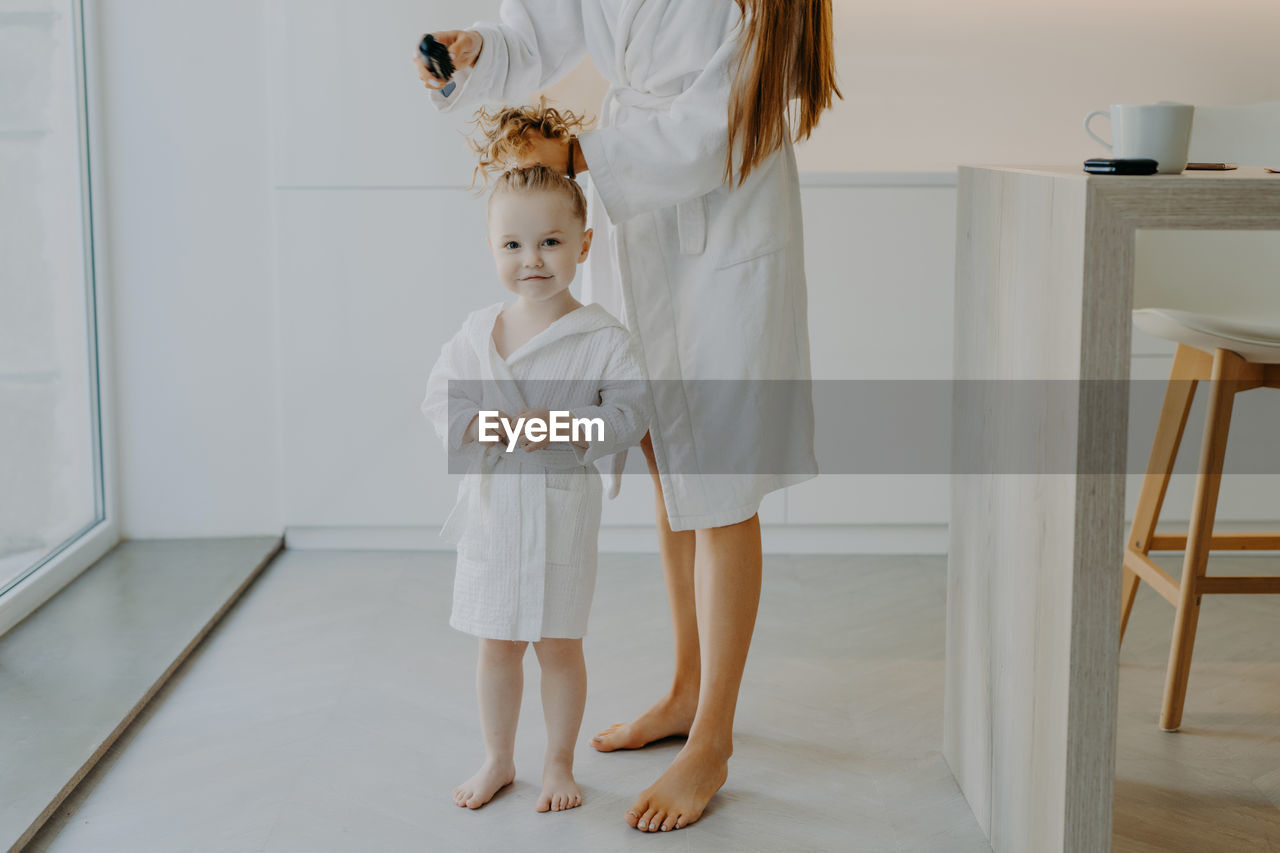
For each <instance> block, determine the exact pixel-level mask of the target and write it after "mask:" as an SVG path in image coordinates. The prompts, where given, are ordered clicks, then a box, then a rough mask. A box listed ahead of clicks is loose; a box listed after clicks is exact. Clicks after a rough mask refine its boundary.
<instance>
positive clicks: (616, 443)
mask: <svg viewBox="0 0 1280 853" xmlns="http://www.w3.org/2000/svg"><path fill="white" fill-rule="evenodd" d="M610 334H613V335H615V336H616V338H617V344H616V346H614V348H613V350H612V352H611V354H610V357H609V362H608V365H607V366H606V368H605V372H604V376H605V378H604V379H603V380H602V382H601V384H600V401H599V403H597V404H596V405H594V406H579V407H577V408H574V409H572V410H571V414H572V416H573V417H575V418H600V419H601V420H602V421H603V422H604V438H603V440H601V441H593V442H591V444H590V445H588V446H587V449H585V450H583V449H582V448H580V447H576V446H574V445H570V447H572V448H573V452H574V456H575V457H576V458H577V460H578V462H579V464H582V465H590V464H591V463H593V462H595V461H596V460H597V459H600V458H602V457H605V456H609V455H611V454H614V453H618V452H619V451H622V450H625V449H627V448H628V447H631V446H632V445H634V444H639V443H640V439H642V438H644V434H645V433H646V432H648V430H649V422H650V420H651V419H652V415H653V410H652V407H651V404H650V402H649V388H648V384H647V383H646V382H645V378H644V370H643V368H642V367H641V366H640V356H639V353H638V352H637V351H636V346H635V341H634V340H633V339H632V337H631V334H630V333H629V332H627V331H626V330H625V329H619V328H614V329H611V330H610Z"/></svg>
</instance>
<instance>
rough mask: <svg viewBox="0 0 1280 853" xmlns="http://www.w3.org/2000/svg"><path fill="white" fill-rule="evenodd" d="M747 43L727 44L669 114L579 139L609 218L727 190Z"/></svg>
mask: <svg viewBox="0 0 1280 853" xmlns="http://www.w3.org/2000/svg"><path fill="white" fill-rule="evenodd" d="M740 41H741V40H740V37H739V36H738V35H736V34H735V33H734V32H730V33H728V34H726V35H725V36H724V41H723V42H722V43H721V45H720V47H719V49H718V50H717V51H716V52H715V54H714V55H713V56H712V58H711V62H710V63H709V64H708V65H707V66H706V68H704V69H703V70H702V72H701V73H700V74H699V75H698V76H697V78H696V79H695V80H694V81H693V83H692V84H691V85H690V86H689V88H688V89H686V90H685V91H684V92H682V93H681V94H680V95H678V96H677V97H676V98H675V100H674V101H672V102H671V104H670V107H669V108H668V109H667V110H643V111H641V110H636V111H635V112H636V113H639V115H636V116H635V117H634V118H628V120H627V121H625V122H622V123H620V124H616V125H613V126H611V127H603V128H599V129H597V130H590V131H587V132H585V133H582V134H580V135H579V136H578V145H579V146H580V147H581V149H582V156H583V157H584V158H585V159H586V161H587V168H588V169H589V170H590V172H589V174H590V176H591V180H592V181H593V182H594V183H595V186H596V190H597V191H598V192H599V193H600V200H601V201H602V202H604V208H605V212H606V213H607V214H608V215H609V219H610V221H612V222H613V223H614V224H615V225H616V224H618V223H620V222H624V221H626V220H628V219H631V218H632V217H634V216H638V215H640V214H642V213H649V212H651V211H654V210H658V209H661V208H664V207H673V206H675V205H678V204H680V203H681V202H685V201H689V200H691V199H695V198H698V197H699V196H703V195H706V194H707V193H709V192H711V191H712V190H714V189H716V188H717V187H720V186H722V185H723V184H724V166H725V159H726V152H727V151H728V147H729V95H730V92H731V90H732V88H733V77H734V74H735V72H736V68H737V57H738V46H739V44H740Z"/></svg>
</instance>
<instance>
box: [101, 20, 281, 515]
mask: <svg viewBox="0 0 1280 853" xmlns="http://www.w3.org/2000/svg"><path fill="white" fill-rule="evenodd" d="M91 2H92V0H91ZM98 12H99V14H98V15H97V20H98V21H99V25H100V27H99V31H98V32H97V34H96V37H97V39H98V40H99V44H98V50H97V51H96V53H97V55H98V56H100V57H101V74H102V76H103V80H102V86H101V87H100V91H101V92H102V93H103V103H102V105H101V108H102V110H103V113H104V121H103V129H104V133H105V138H104V140H103V144H102V150H100V151H98V152H95V154H96V155H97V163H96V164H95V166H96V167H98V168H105V170H106V186H105V191H106V192H105V199H104V202H105V203H104V205H103V207H101V208H100V209H99V211H98V216H100V217H105V226H104V227H105V231H106V234H107V239H108V242H109V246H108V252H107V256H108V257H109V258H110V269H109V270H108V271H107V272H108V281H109V282H110V286H111V294H110V298H111V303H112V315H113V318H114V323H115V327H114V328H113V329H112V334H111V336H110V337H111V339H112V340H113V341H114V347H115V352H114V359H113V361H114V364H115V370H116V374H115V377H114V380H115V381H114V383H113V385H114V388H115V393H116V395H117V397H116V401H117V405H116V407H115V408H116V412H117V413H118V414H117V419H118V424H117V426H118V432H117V434H118V452H119V466H120V468H119V470H120V500H121V525H122V534H123V535H124V536H126V537H152V536H197V535H198V536H222V535H235V534H247V533H267V532H271V531H276V532H278V531H279V530H280V527H281V525H282V523H283V514H282V512H281V506H280V501H279V486H280V479H279V474H278V470H277V469H278V464H279V454H278V447H277V445H278V441H279V426H278V425H279V420H278V416H277V407H278V402H277V397H278V393H277V392H278V385H277V376H276V373H277V371H276V360H277V356H276V351H277V337H276V328H275V326H276V323H275V318H276V293H275V288H274V275H273V272H272V246H273V236H272V225H271V216H270V211H271V202H272V198H271V191H270V187H271V176H270V171H269V168H268V165H269V161H268V158H267V153H268V151H269V150H270V149H269V145H268V121H267V105H266V91H265V88H264V86H263V81H264V80H265V78H266V67H265V59H266V45H265V43H264V28H263V4H262V2H261V0H223V2H218V3H172V2H166V0H109V1H108V0H104V2H102V3H101V4H100V7H99V9H98ZM89 37H90V38H92V37H94V36H93V35H92V34H91V35H90V36H89Z"/></svg>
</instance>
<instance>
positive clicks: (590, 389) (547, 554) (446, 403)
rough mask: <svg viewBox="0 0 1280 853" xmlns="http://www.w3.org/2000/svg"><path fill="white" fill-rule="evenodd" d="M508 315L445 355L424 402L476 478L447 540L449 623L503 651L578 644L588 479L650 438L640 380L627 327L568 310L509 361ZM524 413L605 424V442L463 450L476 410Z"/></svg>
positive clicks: (588, 587) (471, 319)
mask: <svg viewBox="0 0 1280 853" xmlns="http://www.w3.org/2000/svg"><path fill="white" fill-rule="evenodd" d="M501 311H502V303H497V304H495V305H491V306H489V307H488V308H482V309H481V310H479V311H475V312H472V313H471V314H470V315H469V316H468V317H467V319H466V321H465V322H464V323H463V325H462V329H461V330H459V332H458V333H457V334H456V335H454V337H453V338H452V339H451V340H450V341H449V342H448V343H446V344H445V345H444V347H443V348H442V349H441V351H440V358H439V360H437V362H436V364H435V366H434V367H433V368H432V369H431V376H430V378H428V380H427V395H426V398H425V399H424V400H423V402H422V410H423V413H424V414H425V415H426V417H427V419H428V420H429V421H431V423H432V424H433V425H434V426H435V428H436V432H437V433H438V434H439V435H440V437H441V438H442V439H443V440H444V443H445V447H446V449H447V450H448V451H449V452H450V453H451V454H452V455H453V457H452V459H451V462H453V463H455V465H456V463H457V462H458V461H462V463H463V464H465V466H466V469H467V471H466V474H465V476H464V477H463V478H462V483H461V485H460V486H459V489H458V500H457V503H456V504H455V505H454V509H453V512H452V513H451V514H450V515H449V518H448V520H447V521H446V522H445V525H444V529H443V530H442V531H441V535H442V536H444V537H445V538H446V539H448V540H450V541H451V542H453V543H454V544H456V545H457V547H458V565H457V571H456V573H455V575H454V582H453V611H452V614H451V615H450V618H449V624H450V625H452V626H453V627H454V628H457V629H458V630H460V631H466V632H468V633H471V634H475V635H477V636H480V637H488V638H491V639H495V640H527V641H535V640H540V639H542V638H543V637H581V636H583V635H584V634H585V633H586V630H587V615H588V612H589V611H590V607H591V597H592V594H593V592H594V590H595V582H596V555H597V550H598V541H597V540H598V538H599V534H600V500H601V486H600V474H599V473H598V472H597V471H596V468H595V467H593V466H594V465H595V463H597V462H599V463H600V464H601V466H602V467H609V466H610V462H609V458H610V457H611V456H612V455H613V454H615V453H617V452H618V451H620V450H623V451H625V449H626V448H627V447H629V446H631V445H633V444H635V443H637V442H639V441H640V439H641V438H643V437H644V434H645V431H646V430H648V429H649V422H650V415H651V412H650V409H649V397H648V392H647V389H646V387H645V382H644V371H643V368H641V366H640V363H639V358H638V356H637V354H636V352H635V349H634V341H633V340H632V337H631V335H630V334H629V333H628V332H627V329H626V327H625V326H623V325H622V324H621V323H620V322H619V321H618V320H617V319H615V318H614V317H613V316H611V315H610V314H609V313H608V312H607V311H605V310H604V309H603V308H602V307H600V306H599V305H595V304H592V305H584V306H582V307H581V308H577V309H575V310H573V311H570V312H569V313H568V314H565V315H564V316H563V317H560V318H559V319H557V320H556V321H555V322H553V323H552V324H551V325H550V326H548V327H547V328H546V329H544V330H543V331H541V332H539V333H538V334H537V335H534V336H533V337H532V338H531V339H530V340H529V341H528V342H526V343H525V344H524V345H522V346H521V347H519V348H518V349H516V350H515V351H514V352H510V353H508V354H507V357H506V358H503V357H502V356H500V355H498V350H497V347H496V346H495V345H494V343H493V324H494V321H495V320H496V319H497V317H498V314H499V313H500V312H501ZM525 408H530V409H549V410H551V411H568V412H571V413H572V415H573V417H577V418H599V419H600V420H601V421H603V423H604V434H603V437H602V438H600V439H598V440H595V441H592V442H591V443H590V445H589V446H588V447H587V449H586V450H582V449H579V448H576V447H573V446H571V445H567V444H562V443H552V444H550V445H548V446H547V447H546V448H544V449H541V450H535V451H529V452H526V451H525V450H524V449H523V448H520V447H517V448H516V449H515V450H512V451H510V452H508V451H507V449H506V447H505V446H504V445H503V444H501V443H492V444H482V443H480V442H473V443H468V444H466V445H463V443H462V436H463V434H464V433H465V432H466V429H467V426H468V425H469V424H470V423H471V420H472V419H473V418H474V417H475V416H476V414H477V413H478V412H480V411H481V410H486V411H500V412H505V413H506V414H508V415H510V416H512V417H515V416H516V415H518V414H519V412H520V410H521V409H525ZM616 494H617V488H616V483H615V484H613V487H612V488H611V493H610V495H609V496H610V497H614V496H615V495H616Z"/></svg>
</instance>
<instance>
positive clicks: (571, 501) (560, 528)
mask: <svg viewBox="0 0 1280 853" xmlns="http://www.w3.org/2000/svg"><path fill="white" fill-rule="evenodd" d="M585 498H586V496H585V495H584V494H583V490H582V489H581V488H567V489H566V488H558V487H556V486H551V485H549V486H547V537H546V539H547V563H554V564H556V565H561V566H568V565H574V564H576V563H580V562H581V561H582V553H581V551H582V538H583V537H582V533H583V530H582V525H583V521H584V515H585V513H584V512H583V509H584V506H583V502H584V500H585Z"/></svg>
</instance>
